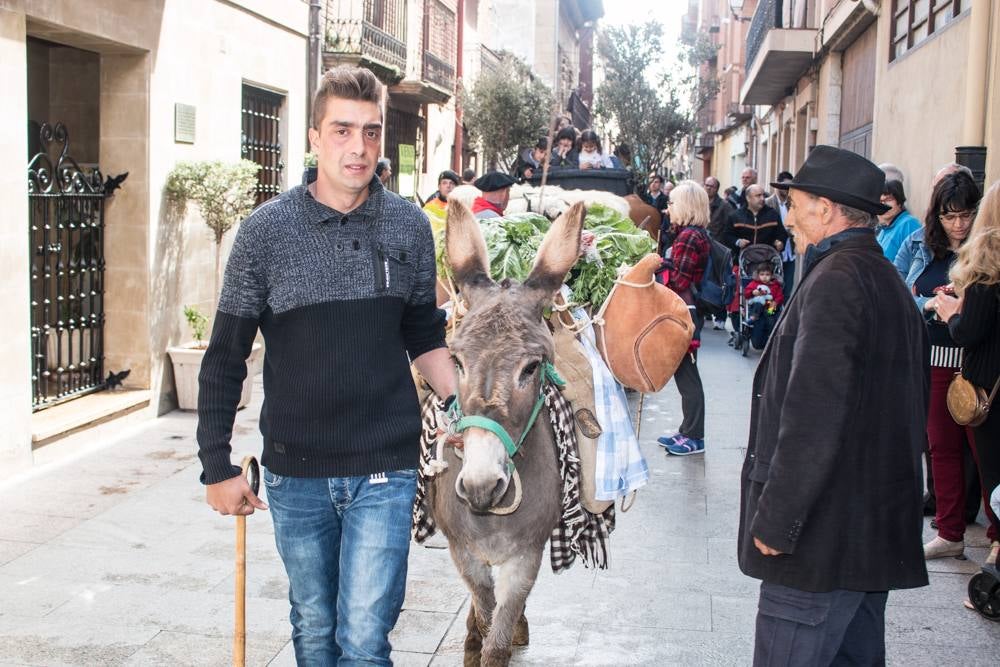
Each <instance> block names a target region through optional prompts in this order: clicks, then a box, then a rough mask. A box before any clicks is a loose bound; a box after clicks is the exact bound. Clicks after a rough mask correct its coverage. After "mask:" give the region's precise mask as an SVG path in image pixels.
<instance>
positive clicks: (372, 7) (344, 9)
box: [325, 0, 406, 72]
mask: <svg viewBox="0 0 1000 667" xmlns="http://www.w3.org/2000/svg"><path fill="white" fill-rule="evenodd" d="M325 50H326V51H327V52H329V53H334V54H345V55H352V56H358V57H359V59H361V60H367V61H369V62H372V63H374V64H377V65H382V66H383V67H387V68H394V69H396V70H399V71H400V72H403V71H405V70H406V2H405V0H326V48H325Z"/></svg>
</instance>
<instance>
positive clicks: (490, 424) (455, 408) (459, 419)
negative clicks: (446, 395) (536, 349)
mask: <svg viewBox="0 0 1000 667" xmlns="http://www.w3.org/2000/svg"><path fill="white" fill-rule="evenodd" d="M547 382H551V383H553V384H555V385H556V386H558V387H562V386H564V385H565V384H566V381H565V380H563V379H562V378H561V377H559V374H558V373H557V372H556V367H555V366H553V365H552V364H551V363H549V362H548V361H546V362H544V363H543V364H542V383H541V384H540V385H539V387H538V398H537V399H536V400H535V407H533V408H532V409H531V417H529V418H528V423H527V424H526V425H525V427H524V432H523V433H521V438H520V440H518V441H517V444H515V443H514V439H513V438H512V437H510V434H509V433H507V429H505V428H504V427H503V426H501V425H500V424H499V423H498V422H495V421H493V420H492V419H490V418H489V417H482V416H480V415H468V416H466V415H465V414H463V413H462V408H461V406H460V405H459V400H458V395H457V394H456V396H455V400H454V401H453V402H452V404H451V408H450V409H449V410H448V416H449V417H450V418H451V430H452V431H453V432H454V433H461V432H462V431H465V430H466V429H469V428H472V427H475V428H481V429H485V430H487V431H489V432H490V433H492V434H493V435H495V436H496V437H498V438H500V442H502V443H503V447H504V449H506V450H507V456H509V457H510V463H509V466H510V467H511V468H512V469H513V467H514V455H515V454H517V452H518V450H519V449H520V448H521V445H523V444H524V439H525V438H527V437H528V432H529V431H531V427H532V426H534V425H535V420H536V419H538V413H539V412H541V410H542V405H544V404H545V384H546V383H547Z"/></svg>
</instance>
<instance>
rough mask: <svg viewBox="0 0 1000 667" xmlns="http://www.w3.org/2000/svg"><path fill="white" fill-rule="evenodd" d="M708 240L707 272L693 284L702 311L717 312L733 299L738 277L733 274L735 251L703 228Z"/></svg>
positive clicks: (698, 305) (695, 303) (697, 305)
mask: <svg viewBox="0 0 1000 667" xmlns="http://www.w3.org/2000/svg"><path fill="white" fill-rule="evenodd" d="M701 231H702V232H704V234H705V238H706V239H707V240H708V244H709V246H708V247H709V251H708V262H706V264H705V273H704V274H703V275H702V277H701V281H700V282H699V283H698V285H697V286H692V290H691V291H692V293H693V295H694V305H695V306H696V307H697V308H698V310H700V311H705V312H709V313H717V312H719V311H721V310H724V309H725V308H726V306H728V305H729V302H730V301H732V300H733V294H734V293H735V290H736V278H735V277H734V276H733V252H732V250H730V249H729V248H727V247H726V246H724V245H722V244H721V243H719V242H718V241H716V240H715V239H713V238H712V237H711V236H709V234H708V232H707V231H705V230H701Z"/></svg>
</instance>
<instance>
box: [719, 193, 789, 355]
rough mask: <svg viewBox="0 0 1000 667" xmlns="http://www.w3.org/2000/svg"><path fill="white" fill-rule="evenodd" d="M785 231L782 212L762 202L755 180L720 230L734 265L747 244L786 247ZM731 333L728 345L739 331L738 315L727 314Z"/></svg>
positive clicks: (738, 341) (786, 235)
mask: <svg viewBox="0 0 1000 667" xmlns="http://www.w3.org/2000/svg"><path fill="white" fill-rule="evenodd" d="M787 240H788V232H786V231H785V226H784V225H783V224H781V214H780V213H778V212H777V211H776V210H774V209H773V208H771V207H770V206H768V205H766V204H765V203H764V188H762V187H761V186H759V185H757V184H756V183H754V184H751V185H748V186H747V188H746V206H744V207H742V208H740V209H738V210H736V211H733V212H732V214H731V215H730V216H729V222H728V224H727V225H726V228H725V230H724V231H723V232H722V243H723V244H725V245H726V246H728V247H729V248H731V249H732V251H733V264H738V263H739V260H740V251H742V250H743V248H746V247H747V246H749V245H753V244H755V243H762V244H764V245H769V246H773V247H774V248H775V249H776V250H777V251H778V252H781V251H782V250H783V249H784V247H785V241H787ZM730 322H731V323H732V325H733V333H732V334H731V335H730V336H731V337H730V341H729V343H730V345H733V344H736V345H738V344H739V343H740V339H739V337H738V336H737V335H736V333H737V332H738V331H739V330H740V314H739V313H738V312H735V313H730Z"/></svg>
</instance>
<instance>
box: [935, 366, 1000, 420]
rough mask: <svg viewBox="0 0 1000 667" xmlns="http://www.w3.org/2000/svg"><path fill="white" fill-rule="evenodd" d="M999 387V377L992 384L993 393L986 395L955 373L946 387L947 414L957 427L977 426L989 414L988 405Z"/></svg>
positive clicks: (983, 391)
mask: <svg viewBox="0 0 1000 667" xmlns="http://www.w3.org/2000/svg"><path fill="white" fill-rule="evenodd" d="M998 387H1000V377H997V381H996V382H995V383H994V384H993V391H991V392H990V393H989V395H988V396H987V395H986V390H985V389H982V388H981V387H977V386H976V385H974V384H972V383H971V382H969V381H968V380H966V379H965V378H964V377H962V374H961V373H955V377H953V378H952V379H951V384H949V385H948V397H947V401H948V412H950V413H951V418H952V419H954V420H955V423H956V424H958V425H959V426H973V427H975V426H979V425H980V424H982V423H983V422H984V421H986V418H987V417H988V416H989V414H990V405H991V404H992V403H993V399H994V397H996V395H997V388H998Z"/></svg>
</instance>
